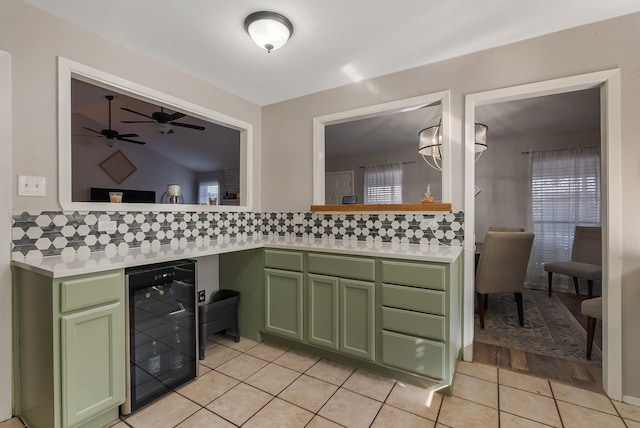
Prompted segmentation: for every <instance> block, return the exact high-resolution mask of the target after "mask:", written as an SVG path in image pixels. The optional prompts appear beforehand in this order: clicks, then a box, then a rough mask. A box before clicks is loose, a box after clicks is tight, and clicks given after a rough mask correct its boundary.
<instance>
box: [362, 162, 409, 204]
mask: <svg viewBox="0 0 640 428" xmlns="http://www.w3.org/2000/svg"><path fill="white" fill-rule="evenodd" d="M364 203H365V204H401V203H402V164H401V163H397V164H388V165H367V166H365V167H364Z"/></svg>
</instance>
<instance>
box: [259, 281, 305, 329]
mask: <svg viewBox="0 0 640 428" xmlns="http://www.w3.org/2000/svg"><path fill="white" fill-rule="evenodd" d="M303 291H304V290H303V275H302V273H300V272H289V271H284V270H276V269H265V323H264V324H265V326H264V328H265V330H266V331H268V332H271V333H274V334H278V335H280V336H283V337H288V338H290V339H296V340H299V341H302V340H303V338H304V334H303V331H304V322H303V314H304V307H303V302H304V300H303V296H304V295H303Z"/></svg>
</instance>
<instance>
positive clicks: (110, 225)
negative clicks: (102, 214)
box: [98, 220, 118, 233]
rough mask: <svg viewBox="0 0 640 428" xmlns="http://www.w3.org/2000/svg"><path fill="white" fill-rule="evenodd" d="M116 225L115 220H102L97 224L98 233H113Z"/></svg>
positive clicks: (116, 227)
mask: <svg viewBox="0 0 640 428" xmlns="http://www.w3.org/2000/svg"><path fill="white" fill-rule="evenodd" d="M117 229H118V224H117V223H116V221H115V220H102V221H99V222H98V232H107V233H109V232H115V231H116V230H117Z"/></svg>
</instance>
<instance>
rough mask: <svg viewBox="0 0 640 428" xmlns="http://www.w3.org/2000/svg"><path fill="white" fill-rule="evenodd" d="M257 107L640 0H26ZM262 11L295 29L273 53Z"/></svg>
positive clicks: (624, 9) (597, 16)
mask: <svg viewBox="0 0 640 428" xmlns="http://www.w3.org/2000/svg"><path fill="white" fill-rule="evenodd" d="M24 1H26V2H27V3H30V4H32V5H35V6H37V7H39V8H41V9H43V10H46V11H48V12H50V13H52V14H54V15H57V16H60V17H62V18H63V19H66V20H68V21H71V22H73V23H76V24H77V25H79V26H81V27H84V28H86V29H88V30H89V31H92V32H94V33H97V34H100V35H102V36H104V37H106V38H108V39H111V40H113V41H115V42H117V43H120V44H122V45H125V46H127V47H129V48H131V49H133V50H134V51H137V52H140V53H143V54H145V55H148V56H150V57H152V58H155V59H156V60H158V61H160V62H162V63H165V64H168V65H170V66H172V67H174V68H176V69H179V70H182V71H184V72H186V73H188V74H191V75H194V76H197V77H199V78H200V79H202V80H204V81H208V82H210V83H212V84H214V85H216V86H218V87H220V88H223V89H225V90H227V91H229V92H231V93H233V94H236V95H238V96H240V97H242V98H245V99H247V100H250V101H252V102H254V103H257V104H259V105H267V104H272V103H275V102H278V101H282V100H287V99H290V98H294V97H298V96H302V95H307V94H310V93H314V92H318V91H322V90H326V89H330V88H334V87H338V86H341V85H345V84H348V83H352V82H356V81H360V80H362V79H368V78H372V77H376V76H381V75H384V74H388V73H392V72H396V71H400V70H405V69H408V68H412V67H416V66H420V65H424V64H428V63H432V62H436V61H441V60H444V59H447V58H452V57H456V56H460V55H463V54H467V53H470V52H475V51H479V50H482V49H487V48H491V47H494V46H499V45H504V44H507V43H511V42H515V41H518V40H523V39H527V38H531V37H535V36H539V35H542V34H546V33H550V32H554V31H559V30H562V29H565V28H570V27H575V26H578V25H582V24H586V23H590V22H595V21H600V20H603V19H607V18H612V17H615V16H620V15H625V14H628V13H632V12H637V11H640V1H638V0H596V1H589V2H585V0H536V1H526V2H525V1H514V0H483V1H478V0H449V1H443V0H396V1H389V0H359V1H346V0H322V1H300V0H279V1H277V2H273V1H271V2H269V1H265V0H242V1H238V0H236V1H231V0H162V1H159V0H135V1H132V0H109V1H104V0H56V1H51V0H24ZM258 10H274V11H276V12H279V13H282V14H284V15H286V16H287V17H288V18H289V19H290V20H291V21H292V22H293V25H294V28H295V29H294V34H293V36H292V37H291V39H290V40H289V42H288V43H287V44H286V45H285V46H284V47H283V48H281V49H279V50H276V51H273V52H272V53H270V54H268V53H267V52H266V51H264V50H262V49H261V48H259V47H258V46H256V45H255V44H254V43H253V42H252V41H251V39H250V38H249V36H248V35H247V34H246V33H245V31H244V27H243V22H244V19H245V17H246V16H247V15H249V14H250V13H252V12H255V11H258Z"/></svg>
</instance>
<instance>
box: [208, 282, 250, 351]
mask: <svg viewBox="0 0 640 428" xmlns="http://www.w3.org/2000/svg"><path fill="white" fill-rule="evenodd" d="M239 301H240V293H239V292H238V291H234V290H218V291H217V292H216V293H215V294H214V295H213V299H211V303H207V304H204V305H200V306H199V307H198V311H199V312H198V317H199V324H200V326H199V327H200V332H199V336H198V337H199V341H200V359H201V360H202V359H204V348H205V345H206V343H207V338H208V337H209V335H210V334H213V333H217V332H219V331H222V330H226V329H227V328H233V329H234V331H235V334H236V337H235V339H236V342H240V330H239V329H238V302H239Z"/></svg>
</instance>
